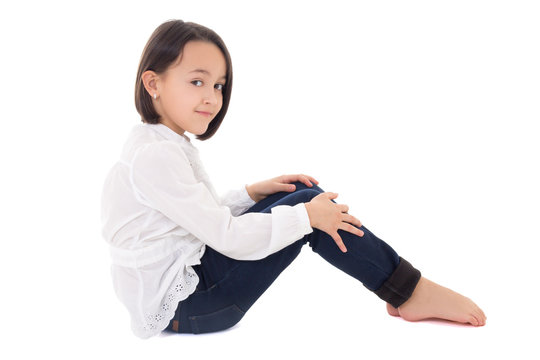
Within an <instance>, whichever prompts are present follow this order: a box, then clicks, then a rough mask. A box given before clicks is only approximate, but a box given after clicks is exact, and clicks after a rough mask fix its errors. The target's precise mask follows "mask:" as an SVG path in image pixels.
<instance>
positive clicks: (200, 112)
mask: <svg viewBox="0 0 540 360" xmlns="http://www.w3.org/2000/svg"><path fill="white" fill-rule="evenodd" d="M195 112H196V113H197V114H200V115H202V116H207V117H208V116H211V115H212V113H211V112H208V111H195Z"/></svg>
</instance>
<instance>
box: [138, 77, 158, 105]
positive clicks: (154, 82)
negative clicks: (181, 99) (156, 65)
mask: <svg viewBox="0 0 540 360" xmlns="http://www.w3.org/2000/svg"><path fill="white" fill-rule="evenodd" d="M141 79H142V82H143V85H144V88H145V89H146V91H147V92H148V95H150V97H151V98H154V99H155V98H156V97H159V92H158V82H159V76H158V74H156V73H155V72H153V71H152V70H146V71H145V72H143V74H142V76H141Z"/></svg>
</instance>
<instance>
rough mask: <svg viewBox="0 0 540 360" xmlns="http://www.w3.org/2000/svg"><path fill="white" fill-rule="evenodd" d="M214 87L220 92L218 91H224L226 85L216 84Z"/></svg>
mask: <svg viewBox="0 0 540 360" xmlns="http://www.w3.org/2000/svg"><path fill="white" fill-rule="evenodd" d="M214 87H215V88H216V90H218V91H223V88H224V87H225V85H223V84H216V85H215V86H214Z"/></svg>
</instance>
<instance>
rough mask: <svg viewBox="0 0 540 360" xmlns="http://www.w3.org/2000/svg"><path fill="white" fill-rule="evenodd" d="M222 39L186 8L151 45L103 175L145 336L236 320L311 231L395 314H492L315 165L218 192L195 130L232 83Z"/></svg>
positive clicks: (119, 269) (218, 112) (108, 211)
mask: <svg viewBox="0 0 540 360" xmlns="http://www.w3.org/2000/svg"><path fill="white" fill-rule="evenodd" d="M232 83H233V73H232V66H231V59H230V55H229V52H228V50H227V48H226V47H225V44H224V43H223V41H222V40H221V38H220V37H219V36H218V35H217V34H216V33H214V32H213V31H212V30H210V29H208V28H205V27H203V26H201V25H197V24H194V23H185V22H183V21H180V20H174V21H168V22H166V23H164V24H162V25H160V26H159V27H158V28H157V29H156V30H155V31H154V33H153V34H152V36H151V37H150V39H149V41H148V43H147V44H146V47H145V48H144V51H143V54H142V57H141V61H140V65H139V70H138V73H137V79H136V88H135V103H136V108H137V110H138V112H139V114H140V115H141V118H142V121H143V123H144V124H140V125H138V126H136V127H135V128H134V129H133V130H132V132H131V134H130V136H129V138H128V139H127V142H126V144H125V146H124V148H123V151H122V154H121V156H120V160H119V161H118V162H117V163H116V164H115V165H114V166H113V168H112V169H111V171H110V173H109V175H108V177H107V179H106V181H105V184H104V189H103V198H102V220H103V235H104V237H105V239H106V240H107V242H108V243H109V244H110V247H111V256H112V261H113V264H112V277H113V281H114V287H115V290H116V293H117V295H118V297H119V299H120V300H121V301H122V302H123V303H124V305H125V306H126V307H127V309H128V311H129V313H130V315H131V323H132V329H133V331H134V333H135V334H136V335H137V336H139V337H142V338H148V337H150V336H153V335H156V334H158V333H160V332H161V331H164V330H167V331H173V332H179V333H195V334H198V333H207V332H215V331H220V330H223V329H227V328H229V327H232V326H233V325H235V324H236V323H237V322H238V321H240V319H241V318H242V317H243V316H244V314H245V313H246V311H248V310H249V308H250V307H251V306H252V305H253V304H254V303H255V301H256V300H257V299H258V298H259V297H260V296H261V295H262V294H263V293H264V291H265V290H266V289H267V288H268V287H269V286H270V285H271V284H272V282H273V281H274V280H275V279H276V278H277V277H278V276H279V274H280V273H281V272H282V271H283V270H284V269H285V268H286V267H287V266H288V265H289V264H290V263H291V262H292V261H293V260H294V259H295V258H296V257H297V256H298V254H299V253H300V250H301V248H302V246H304V245H305V244H309V246H310V247H311V248H312V249H313V251H314V252H316V253H317V254H319V255H320V256H321V257H322V258H323V259H325V260H326V261H328V262H329V263H331V264H332V265H334V266H336V267H337V268H339V269H341V270H342V271H343V272H345V273H347V274H349V275H351V276H353V277H354V278H356V279H358V280H359V281H360V282H361V283H362V284H363V285H364V286H365V287H366V288H367V289H369V290H370V291H372V292H374V293H375V294H376V295H377V296H379V297H380V298H381V299H382V300H383V301H385V302H386V303H387V304H386V306H387V310H388V312H389V313H390V315H393V316H401V317H403V318H404V319H406V320H411V321H416V320H422V319H426V318H440V319H446V320H451V321H456V322H461V323H469V324H472V325H474V326H482V325H484V324H485V322H486V316H485V315H484V313H483V312H482V310H481V309H480V308H479V307H478V306H476V304H474V303H473V302H472V301H471V300H470V299H468V298H466V297H464V296H462V295H460V294H457V293H455V292H454V291H452V290H450V289H447V288H444V287H442V286H440V285H438V284H436V283H434V282H432V281H430V280H428V279H426V278H424V277H422V276H421V274H420V272H419V271H418V270H417V269H415V268H414V267H413V266H412V265H411V264H410V263H409V262H407V261H406V260H405V259H403V258H401V257H400V256H398V254H397V253H396V252H395V251H394V250H393V249H392V248H391V247H390V246H389V245H388V244H386V243H385V242H384V241H382V240H380V239H379V238H377V236H375V235H374V234H373V233H372V232H370V231H369V230H368V229H367V228H365V227H364V226H363V225H362V224H361V223H360V221H359V220H358V219H356V218H355V217H354V216H352V215H350V214H349V213H348V211H349V207H348V206H347V205H343V204H337V203H336V202H335V201H334V199H336V198H337V196H338V195H337V194H335V193H331V192H324V191H323V190H322V189H321V188H320V187H319V186H318V181H317V180H315V179H314V178H313V177H311V176H307V175H302V174H295V175H283V176H279V177H276V178H273V179H269V180H266V181H261V182H258V183H254V184H251V185H247V186H245V187H242V188H241V189H239V190H235V191H230V192H229V193H227V194H226V195H225V196H223V197H219V196H218V195H217V194H216V192H215V190H214V187H213V186H212V184H211V182H210V179H209V178H208V175H207V174H206V172H205V170H204V168H203V165H202V163H201V161H200V159H199V156H198V152H197V149H196V147H195V146H194V145H193V144H192V141H191V139H190V138H189V137H188V136H187V135H186V132H187V133H190V134H193V135H195V136H196V138H197V139H198V140H208V139H210V138H211V137H212V136H213V135H214V134H215V133H216V131H217V130H218V129H219V127H220V125H221V123H222V121H223V118H224V117H225V114H226V112H227V108H228V105H229V100H230V97H231V90H232Z"/></svg>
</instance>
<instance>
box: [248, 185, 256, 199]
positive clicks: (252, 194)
mask: <svg viewBox="0 0 540 360" xmlns="http://www.w3.org/2000/svg"><path fill="white" fill-rule="evenodd" d="M246 191H247V193H248V195H249V197H250V198H251V200H253V201H255V202H257V198H256V196H255V194H254V193H253V190H252V189H251V185H246Z"/></svg>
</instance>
